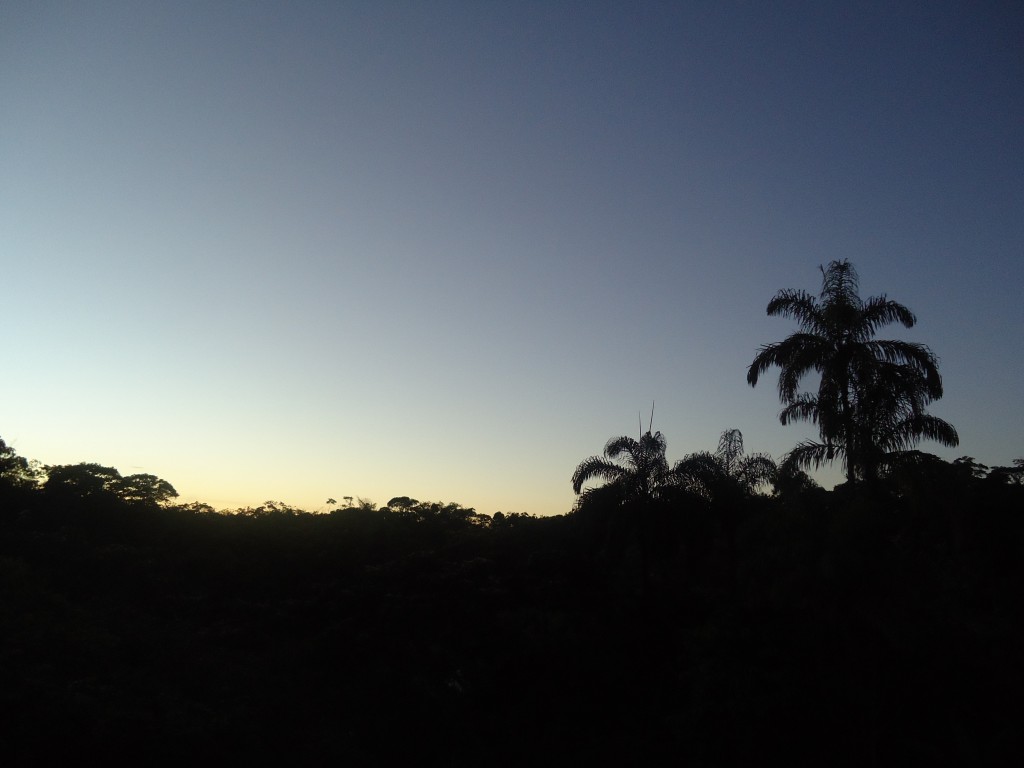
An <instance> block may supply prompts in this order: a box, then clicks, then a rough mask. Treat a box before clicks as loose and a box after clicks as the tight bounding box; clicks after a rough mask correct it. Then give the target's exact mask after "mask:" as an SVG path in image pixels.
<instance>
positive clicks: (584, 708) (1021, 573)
mask: <svg viewBox="0 0 1024 768" xmlns="http://www.w3.org/2000/svg"><path fill="white" fill-rule="evenodd" d="M727 434H728V433H727ZM735 437H736V436H735V435H731V438H732V439H731V442H730V441H727V440H724V441H723V442H725V443H727V444H729V445H732V446H733V447H734V448H735V446H736V442H735ZM720 447H721V446H720ZM716 453H719V452H708V454H706V455H704V456H703V457H701V456H700V455H697V457H696V458H698V459H700V460H703V461H707V460H708V457H712V461H713V460H714V457H715V455H716ZM4 458H5V463H4V467H5V470H4V473H3V474H2V475H0V594H2V596H3V597H2V603H0V605H2V609H0V672H2V675H3V680H2V683H3V685H2V686H0V701H2V708H3V711H2V713H0V714H2V717H3V722H4V723H5V729H6V730H7V737H6V740H5V748H6V750H7V755H9V756H10V759H9V760H7V761H6V762H7V764H12V765H36V764H40V763H47V762H53V761H56V760H65V759H72V758H76V759H77V758H88V757H95V756H97V755H104V756H106V757H107V759H111V760H115V761H116V760H118V759H122V760H127V759H138V760H146V761H147V762H180V761H182V760H188V761H189V762H191V763H200V764H212V763H215V762H223V761H225V760H230V761H232V762H236V761H249V762H256V763H264V764H265V763H267V762H282V761H287V762H289V763H291V764H322V763H323V762H326V761H329V760H345V761H346V762H347V763H348V764H356V765H359V764H370V763H375V762H378V761H389V760H404V761H411V762H415V763H416V764H421V765H455V766H462V765H466V766H468V765H480V764H489V765H522V764H525V763H530V764H541V765H543V764H554V763H556V762H558V763H561V762H565V761H566V760H588V761H594V762H599V763H602V764H604V763H607V762H608V761H609V760H614V761H627V762H630V763H640V764H666V763H668V762H670V761H671V762H673V763H675V762H678V761H679V760H681V759H685V760H686V762H688V763H690V764H693V765H708V766H711V765H726V764H738V763H749V762H751V761H754V760H759V759H763V758H764V756H765V755H769V754H775V755H785V756H786V758H787V759H788V760H789V761H790V762H792V763H794V764H815V765H820V764H821V763H822V762H827V763H829V764H833V765H836V764H838V765H864V764H866V763H870V762H876V763H887V762H895V761H904V762H913V763H917V762H927V763H928V764H932V765H1010V764H1011V763H1010V761H1009V756H1012V755H1019V753H1020V748H1021V747H1022V746H1024V745H1022V744H1021V739H1020V735H1019V734H1020V731H1019V718H1020V715H1021V714H1022V713H1021V707H1020V705H1019V695H1018V692H1019V690H1021V686H1022V685H1024V674H1022V669H1024V667H1022V663H1021V660H1020V654H1019V638H1020V630H1021V626H1022V624H1021V621H1020V618H1021V608H1020V595H1021V594H1022V589H1024V566H1022V562H1024V559H1022V557H1021V555H1022V554H1024V552H1022V549H1024V520H1022V515H1021V513H1022V510H1024V485H1022V484H1021V472H1020V471H1018V470H1019V466H1015V467H1012V468H1000V469H997V470H986V468H984V467H982V466H980V465H978V464H977V463H975V462H973V461H972V460H970V459H962V460H958V461H955V462H946V461H942V460H940V459H937V458H935V457H930V456H927V455H925V454H919V455H918V456H917V457H916V462H910V463H908V464H907V467H908V469H907V472H906V473H904V474H901V475H899V476H895V475H894V476H892V477H889V478H886V480H885V481H884V482H881V483H880V484H875V485H872V486H871V487H867V486H865V485H863V484H858V483H854V484H847V485H845V486H841V487H839V488H837V489H836V490H834V491H826V490H824V489H821V488H819V487H817V486H815V485H814V484H813V483H807V482H789V483H787V482H786V481H785V480H783V479H782V478H777V479H778V480H779V484H778V485H774V486H773V485H771V484H768V485H765V484H759V485H758V484H755V485H750V484H747V483H745V482H744V481H743V479H742V476H741V475H740V474H739V470H738V469H735V468H736V467H738V466H739V464H738V463H734V464H733V465H732V466H733V468H734V470H735V471H734V473H733V474H729V473H728V472H721V473H719V474H717V475H716V474H714V472H713V471H712V472H711V474H710V475H705V480H707V479H708V478H709V477H710V478H712V479H713V478H716V477H717V479H718V480H719V481H720V482H721V484H720V485H718V486H712V485H710V484H702V483H701V482H697V481H696V480H693V482H691V483H690V484H689V485H688V484H686V483H678V484H672V485H671V486H666V487H665V488H664V489H663V492H662V493H660V494H658V496H657V498H656V500H654V501H653V502H652V503H651V504H649V505H648V506H646V507H645V508H643V511H642V513H641V514H640V515H638V514H637V513H638V512H639V511H640V508H638V507H637V506H635V505H631V504H629V503H624V501H623V497H622V496H621V492H622V491H623V486H621V485H617V484H615V483H610V484H606V485H603V486H599V487H596V488H594V489H592V490H591V491H589V492H586V493H584V494H583V495H581V502H580V503H579V504H578V505H577V508H576V509H575V510H573V511H572V512H571V513H569V514H567V515H564V516H558V517H552V518H536V517H531V516H528V515H522V514H500V513H499V514H495V515H493V516H488V515H483V514H480V513H477V512H475V511H474V510H471V509H468V508H465V507H462V506H460V505H458V504H433V503H429V504H428V503H421V502H418V501H416V500H415V499H409V498H407V497H397V498H396V499H392V500H391V501H390V502H389V503H388V504H387V505H385V506H384V507H383V508H380V509H377V508H374V506H373V505H372V504H371V503H368V502H363V503H358V504H353V505H352V506H348V507H342V508H338V509H336V510H334V511H333V512H331V513H329V514H311V513H306V512H303V511H301V510H296V509H293V508H290V507H287V506H286V505H283V504H273V503H271V504H266V505H263V506H262V507H260V508H256V509H252V510H246V511H244V513H243V514H223V513H218V512H214V511H213V510H211V509H209V508H207V507H203V506H201V505H175V504H174V503H173V498H165V499H163V500H156V499H153V498H149V499H139V498H138V497H137V496H135V495H132V494H128V493H123V494H118V493H116V492H113V491H109V492H108V491H107V490H104V491H100V490H98V489H97V488H92V490H91V491H85V490H84V488H83V489H82V490H81V493H79V494H78V495H74V494H71V492H70V491H69V488H68V487H67V484H65V483H63V482H61V483H60V484H59V485H58V486H57V487H53V488H49V489H48V485H49V481H48V480H45V479H41V478H37V481H36V482H27V481H26V478H25V475H24V473H23V471H22V470H23V469H24V468H25V467H26V466H30V465H29V464H28V463H27V462H25V463H22V462H21V461H20V460H19V457H16V456H14V455H13V453H12V452H11V451H10V450H9V449H8V450H6V451H4ZM688 458H691V459H692V458H695V457H688ZM719 458H721V455H720V454H719ZM733 458H735V457H733ZM696 463H697V464H698V465H699V463H700V462H699V461H698V462H696ZM12 467H14V468H15V470H14V471H13V474H12V471H11V468H12ZM911 467H913V468H914V469H913V471H911V469H910V468H911ZM18 468H20V469H18ZM691 469H692V465H691ZM704 469H705V470H706V471H708V470H709V467H708V466H705V467H704ZM64 474H65V473H58V477H60V476H63V475H64ZM694 477H696V475H691V479H693V478H694ZM726 478H731V479H726ZM40 479H41V480H42V481H41V482H40V481H39V480H40ZM112 482H113V481H112ZM58 488H59V490H58ZM641 517H642V519H643V525H639V524H638V520H640V519H641Z"/></svg>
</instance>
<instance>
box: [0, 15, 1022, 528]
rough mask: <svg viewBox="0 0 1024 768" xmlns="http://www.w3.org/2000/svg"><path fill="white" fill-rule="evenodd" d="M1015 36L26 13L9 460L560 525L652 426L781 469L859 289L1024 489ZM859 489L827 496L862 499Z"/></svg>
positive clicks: (15, 149)
mask: <svg viewBox="0 0 1024 768" xmlns="http://www.w3.org/2000/svg"><path fill="white" fill-rule="evenodd" d="M1022 21H1024V12H1022V11H1021V7H1020V5H1019V4H1018V3H1016V2H1005V3H998V2H962V3H947V2H922V3H918V4H915V3H893V2H891V1H883V2H851V3H842V4H839V3H818V2H806V3H760V2H740V3H732V2H690V3H684V2H678V3H631V2H630V3H626V2H622V3H601V2H593V1H591V2H579V3H570V2H537V3H528V2H485V1H483V0H479V1H475V2H459V3H447V2H398V3H382V2H295V1H292V2H217V3H210V2H208V0H202V2H184V1H182V2H143V1H141V0H126V1H125V2H103V1H100V0H95V1H92V2H88V3H80V2H45V1H44V2H21V1H20V0H6V2H4V3H3V4H2V6H0V160H2V166H0V167H2V173H0V260H2V265H3V273H2V275H3V279H2V282H0V292H2V299H3V317H4V331H5V332H4V346H5V351H6V354H5V355H4V357H3V362H4V366H3V368H4V370H3V376H2V379H0V381H2V383H0V392H2V397H0V436H2V437H3V439H5V440H6V441H7V442H8V443H9V444H11V445H13V446H14V448H15V449H16V450H17V451H18V453H19V454H21V455H23V456H26V457H28V458H34V459H38V460H40V461H42V462H44V463H50V464H57V463H75V462H79V461H94V462H98V463H101V464H106V465H110V466H114V467H116V468H118V469H119V470H121V471H122V472H123V473H125V474H129V473H135V472H149V473H152V474H156V475H158V476H160V477H162V478H164V479H166V480H168V481H170V482H171V483H172V484H173V485H174V486H175V487H176V488H177V489H178V491H179V492H180V493H181V496H182V499H183V500H192V499H198V500H202V501H206V502H208V503H210V504H213V505H214V506H216V507H218V508H224V507H237V506H243V505H256V504H259V503H260V502H262V501H264V500H266V499H277V500H281V501H284V502H287V503H291V504H294V505H296V506H300V507H303V508H306V509H310V510H313V509H320V508H323V505H324V501H325V500H326V499H327V498H328V497H329V496H330V497H334V498H336V499H339V500H340V499H341V498H342V497H343V496H363V497H367V498H370V499H372V500H374V501H376V502H377V503H379V504H383V503H384V502H386V501H387V500H388V499H389V498H391V497H392V496H397V495H410V496H414V497H416V498H419V499H422V500H443V501H456V502H459V503H462V504H465V505H467V506H474V507H476V508H477V509H478V510H479V511H481V512H486V513H489V514H490V513H493V512H495V511H498V510H502V511H525V512H531V513H534V514H554V513H561V512H565V511H568V510H569V509H570V507H571V505H572V503H573V499H574V497H573V493H572V489H571V487H570V476H571V475H572V472H573V470H574V468H575V467H576V465H577V463H578V462H580V461H581V460H582V459H584V458H585V457H587V456H589V455H592V454H596V453H600V451H601V449H602V448H603V446H604V443H605V442H606V441H607V440H608V438H610V437H613V436H617V435H621V434H630V435H636V434H637V431H638V425H637V414H638V412H640V411H642V412H643V418H644V426H645V428H646V425H647V419H648V418H649V410H650V406H651V401H652V400H655V401H656V406H655V412H654V427H655V429H660V430H661V431H662V432H663V433H664V434H665V435H666V437H667V439H668V445H669V458H670V459H672V460H675V459H678V458H682V456H683V455H684V454H686V453H688V452H691V451H698V450H704V449H713V448H714V447H715V444H716V442H717V439H718V435H719V434H720V433H721V432H722V431H723V430H725V429H727V428H731V427H735V428H739V429H740V430H742V432H743V434H744V437H745V440H746V445H747V448H748V450H752V451H766V452H769V453H772V454H773V455H775V456H777V457H778V456H780V455H781V454H783V453H784V452H785V451H787V450H788V449H789V448H791V447H792V446H793V445H794V444H795V443H796V442H797V441H798V440H800V439H802V438H804V437H808V436H811V435H812V434H813V432H812V430H811V429H809V428H802V427H782V426H780V425H779V423H778V420H777V414H778V411H779V405H778V401H777V394H776V391H775V381H776V376H775V374H774V373H772V374H771V375H770V376H769V377H768V378H767V379H765V380H764V381H763V382H762V383H761V384H759V385H758V387H757V388H756V389H751V388H750V387H749V386H747V384H746V380H745V376H746V369H747V366H748V365H749V363H750V361H751V360H752V359H753V357H754V354H755V353H756V351H757V349H758V347H759V346H760V345H762V344H765V343H769V342H773V341H778V340H780V339H782V338H783V337H785V336H786V335H788V334H789V333H791V332H792V331H793V330H794V329H795V326H794V324H793V323H792V322H791V321H787V320H784V319H778V318H768V317H766V315H765V306H766V304H767V303H768V300H769V299H770V298H771V297H772V295H774V293H775V292H776V291H777V290H779V289H781V288H803V289H806V290H809V291H811V292H813V293H817V291H818V289H819V287H820V277H821V275H820V272H819V271H818V265H819V264H823V263H827V262H828V261H829V260H832V259H844V258H848V259H850V260H851V261H853V262H854V264H855V265H856V267H857V268H858V270H859V272H860V275H861V288H862V292H861V295H862V296H865V297H866V296H869V295H875V294H880V293H886V294H888V295H889V297H890V298H893V299H896V300H898V301H901V302H903V303H905V304H906V305H908V306H909V307H910V308H911V309H912V310H913V311H914V312H915V313H916V314H917V316H918V320H919V323H918V326H917V327H916V328H915V329H913V330H910V331H906V330H903V329H902V328H900V327H893V328H890V329H887V330H886V331H883V333H882V334H881V335H882V336H898V337H901V338H905V339H909V340H915V341H921V342H924V343H926V344H928V345H929V346H931V348H932V349H933V350H934V351H935V353H936V354H937V355H938V356H939V357H940V359H941V371H942V373H943V375H944V383H945V389H946V396H945V397H944V398H943V399H942V400H941V401H940V402H938V403H936V404H935V405H933V406H932V408H931V412H932V413H934V414H935V415H938V416H941V417H942V418H945V419H947V420H949V421H951V422H952V423H953V424H954V425H955V426H956V427H957V429H958V430H959V432H960V437H961V445H960V447H959V448H957V449H953V450H945V449H941V448H939V447H937V446H935V445H934V444H929V443H923V444H922V445H921V447H922V449H924V450H928V451H933V452H935V453H938V454H939V455H941V456H944V457H946V458H953V457H956V456H961V455H971V456H974V457H975V458H976V459H978V460H979V461H981V462H984V463H987V464H1009V463H1010V462H1011V461H1012V459H1014V458H1015V457H1018V456H1024V397H1022V391H1021V390H1022V376H1021V374H1022V373H1024V340H1022V329H1024V309H1022V301H1021V294H1022V289H1024V278H1022V274H1024V271H1022V266H1024V23H1022ZM837 476H838V474H837V473H833V474H832V475H829V474H828V473H826V474H825V475H823V476H822V477H823V482H826V484H831V483H830V482H829V478H830V477H831V478H832V481H833V482H834V479H835V477H837Z"/></svg>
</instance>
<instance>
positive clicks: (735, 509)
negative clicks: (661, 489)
mask: <svg viewBox="0 0 1024 768" xmlns="http://www.w3.org/2000/svg"><path fill="white" fill-rule="evenodd" d="M777 474H778V470H777V468H776V466H775V462H774V461H773V460H772V458H771V456H768V455H767V454H764V453H752V454H750V455H746V454H745V453H744V450H743V434H742V433H741V432H740V431H739V430H738V429H727V430H725V431H724V432H723V433H722V435H721V437H719V439H718V449H717V450H716V451H715V452H714V453H710V452H708V451H701V452H699V453H691V454H688V455H687V456H684V457H683V458H682V459H681V460H680V461H678V462H676V464H675V466H673V467H672V477H673V480H674V481H675V482H676V483H677V484H679V485H681V486H683V487H684V488H686V489H687V490H689V491H691V492H694V493H696V494H698V495H700V496H703V497H704V498H705V499H707V500H708V501H710V502H712V503H713V504H714V506H715V508H716V509H717V510H718V512H719V515H718V519H719V524H720V525H721V528H722V531H723V533H724V535H725V554H726V559H727V566H728V574H729V586H730V588H731V589H735V587H736V579H737V557H736V528H737V519H738V517H739V514H740V511H741V509H742V507H743V506H744V502H745V501H746V499H747V498H749V497H750V496H752V495H753V494H754V493H755V492H756V491H757V489H758V488H760V487H762V486H764V485H766V484H774V482H775V479H776V477H777Z"/></svg>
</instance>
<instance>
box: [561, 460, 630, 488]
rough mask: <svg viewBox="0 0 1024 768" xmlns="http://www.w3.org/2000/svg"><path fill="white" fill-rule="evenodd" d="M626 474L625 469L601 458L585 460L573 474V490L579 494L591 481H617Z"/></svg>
mask: <svg viewBox="0 0 1024 768" xmlns="http://www.w3.org/2000/svg"><path fill="white" fill-rule="evenodd" d="M625 474H626V470H625V468H623V467H621V466H619V465H618V464H614V463H612V462H610V461H608V460H607V459H605V458H603V457H601V456H591V457H590V458H588V459H584V460H583V461H582V462H580V464H579V466H578V467H576V471H575V472H573V473H572V489H573V491H574V492H576V493H579V492H580V490H581V489H582V488H583V485H584V484H585V483H587V482H588V481H590V480H597V479H602V480H609V481H616V480H619V479H620V478H622V477H623V476H624V475H625Z"/></svg>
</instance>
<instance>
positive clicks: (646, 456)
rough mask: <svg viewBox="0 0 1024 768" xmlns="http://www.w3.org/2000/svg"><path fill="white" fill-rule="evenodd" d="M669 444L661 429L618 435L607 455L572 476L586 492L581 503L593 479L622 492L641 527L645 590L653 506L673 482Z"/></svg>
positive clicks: (588, 462) (623, 501)
mask: <svg viewBox="0 0 1024 768" xmlns="http://www.w3.org/2000/svg"><path fill="white" fill-rule="evenodd" d="M666 448H667V444H666V441H665V438H664V436H663V435H662V434H661V432H654V433H651V431H650V430H648V431H647V432H646V433H644V434H643V435H641V436H640V439H639V440H634V439H633V438H632V437H626V436H623V437H614V438H612V439H611V440H609V441H608V444H607V445H605V447H604V455H603V456H591V457H589V458H587V459H584V460H583V461H582V462H580V464H579V466H577V467H576V471H575V472H573V475H572V489H573V491H575V493H576V494H577V495H579V494H581V493H583V494H584V496H583V497H581V503H582V502H584V501H585V500H586V499H585V496H586V494H587V493H589V492H584V491H583V486H584V485H585V484H586V483H588V482H589V481H591V480H595V479H602V480H605V481H606V483H605V486H604V487H605V488H612V489H614V490H615V491H617V492H618V496H619V498H620V500H621V504H622V505H623V506H626V507H628V508H629V510H630V512H631V515H630V517H631V519H632V521H633V524H634V525H635V527H636V529H637V534H638V536H637V538H638V539H639V548H640V569H641V579H642V587H643V590H644V592H646V591H647V587H648V551H649V546H650V545H649V542H648V537H649V533H650V522H649V518H650V516H651V511H652V510H651V508H652V506H653V505H654V502H655V501H657V500H658V499H659V498H660V497H661V495H662V492H663V491H664V490H665V489H666V487H667V486H669V485H670V484H671V476H670V472H669V466H668V460H667V459H666V458H665V451H666Z"/></svg>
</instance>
